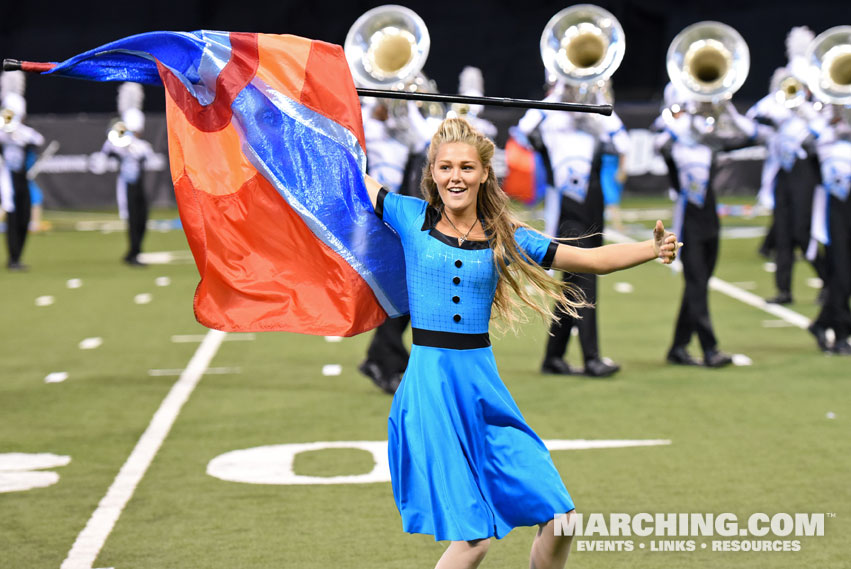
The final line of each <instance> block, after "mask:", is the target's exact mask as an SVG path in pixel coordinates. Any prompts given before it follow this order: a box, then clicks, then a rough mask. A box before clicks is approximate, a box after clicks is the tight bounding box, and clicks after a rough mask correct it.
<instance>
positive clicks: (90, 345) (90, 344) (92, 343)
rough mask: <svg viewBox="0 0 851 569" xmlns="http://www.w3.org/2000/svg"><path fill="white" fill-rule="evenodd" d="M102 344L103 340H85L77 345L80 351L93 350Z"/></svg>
mask: <svg viewBox="0 0 851 569" xmlns="http://www.w3.org/2000/svg"><path fill="white" fill-rule="evenodd" d="M102 344H103V338H86V339H84V340H83V341H81V342H80V344H79V345H80V349H81V350H94V349H95V348H99V347H101V345H102Z"/></svg>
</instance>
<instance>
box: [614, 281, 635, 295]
mask: <svg viewBox="0 0 851 569" xmlns="http://www.w3.org/2000/svg"><path fill="white" fill-rule="evenodd" d="M634 290H635V287H633V286H632V285H631V284H630V283H615V292H619V293H622V294H629V293H631V292H632V291H634Z"/></svg>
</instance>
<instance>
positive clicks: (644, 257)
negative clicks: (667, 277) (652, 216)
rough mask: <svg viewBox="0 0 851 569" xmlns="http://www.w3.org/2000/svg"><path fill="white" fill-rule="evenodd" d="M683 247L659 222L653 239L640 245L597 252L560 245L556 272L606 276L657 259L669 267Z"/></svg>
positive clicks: (623, 244)
mask: <svg viewBox="0 0 851 569" xmlns="http://www.w3.org/2000/svg"><path fill="white" fill-rule="evenodd" d="M681 246H682V243H678V242H677V237H676V235H674V234H673V233H671V232H670V231H665V226H664V225H662V222H661V221H657V222H656V227H655V228H654V230H653V238H652V239H648V240H647V241H641V242H639V243H617V244H614V245H603V246H602V247H595V248H593V249H584V248H582V247H573V246H571V245H565V244H560V245H559V246H558V249H557V250H556V254H555V258H554V259H553V265H552V268H554V269H558V270H560V271H567V272H570V273H592V274H596V275H605V274H608V273H612V272H614V271H620V270H622V269H628V268H630V267H634V266H636V265H640V264H641V263H646V262H647V261H651V260H653V259H656V258H659V259H662V262H663V263H665V264H666V265H667V264H670V263H672V262H673V261H674V259H676V258H677V249H679V248H680V247H681Z"/></svg>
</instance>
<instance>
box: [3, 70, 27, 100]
mask: <svg viewBox="0 0 851 569" xmlns="http://www.w3.org/2000/svg"><path fill="white" fill-rule="evenodd" d="M26 86H27V79H26V75H25V74H24V72H23V71H6V72H5V73H3V74H2V75H0V98H4V97H5V96H6V95H8V94H10V93H15V94H16V95H20V96H22V97H23V96H24V91H26Z"/></svg>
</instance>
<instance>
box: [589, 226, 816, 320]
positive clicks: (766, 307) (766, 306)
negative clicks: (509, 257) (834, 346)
mask: <svg viewBox="0 0 851 569" xmlns="http://www.w3.org/2000/svg"><path fill="white" fill-rule="evenodd" d="M605 237H606V238H607V239H608V240H610V241H614V242H616V243H632V242H635V239H633V238H631V237H628V236H626V235H624V234H623V233H618V232H617V231H612V230H610V229H607V230H606V232H605ZM660 262H661V261H660ZM674 264H676V263H672V264H671V265H669V266H670V267H671V268H672V269H673V270H676V268H675V267H673V265H674ZM768 264H771V265H773V264H774V263H766V265H768ZM709 288H711V289H712V290H715V291H718V292H720V293H721V294H725V295H727V296H729V297H730V298H734V299H736V300H738V301H740V302H744V303H745V304H747V305H748V306H753V307H754V308H758V309H759V310H762V311H764V312H768V313H769V314H771V315H773V316H777V317H778V318H780V319H781V320H785V321H786V322H789V323H790V324H792V325H793V326H797V327H798V328H803V329H806V328H807V326H809V325H810V319H809V318H807V317H806V316H804V315H803V314H799V313H797V312H795V311H794V310H789V309H788V308H786V307H784V306H780V305H779V304H770V303H768V302H765V299H764V298H761V297H759V296H757V295H755V294H753V293H750V292H747V291H745V290H742V289H740V288H739V287H737V286H734V285H732V284H730V283H728V282H727V281H724V280H721V279H719V278H718V277H711V278H710V279H709Z"/></svg>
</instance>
